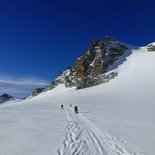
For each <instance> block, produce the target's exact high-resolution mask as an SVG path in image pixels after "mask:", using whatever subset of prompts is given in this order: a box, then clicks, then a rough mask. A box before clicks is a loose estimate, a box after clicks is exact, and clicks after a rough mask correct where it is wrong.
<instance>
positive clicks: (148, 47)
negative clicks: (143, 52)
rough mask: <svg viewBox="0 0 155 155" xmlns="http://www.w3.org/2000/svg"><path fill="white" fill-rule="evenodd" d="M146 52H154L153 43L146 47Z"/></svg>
mask: <svg viewBox="0 0 155 155" xmlns="http://www.w3.org/2000/svg"><path fill="white" fill-rule="evenodd" d="M147 50H148V51H149V52H155V43H151V44H149V45H147Z"/></svg>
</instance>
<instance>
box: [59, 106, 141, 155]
mask: <svg viewBox="0 0 155 155" xmlns="http://www.w3.org/2000/svg"><path fill="white" fill-rule="evenodd" d="M66 111H67V127H66V135H65V140H64V142H63V147H62V149H61V150H60V149H58V154H59V155H143V154H142V153H129V152H128V151H127V150H126V149H125V148H124V147H123V146H122V144H120V142H118V140H117V138H115V137H111V136H110V135H109V134H108V133H107V132H105V131H102V130H100V129H98V128H97V127H96V126H95V125H94V124H93V123H92V122H91V121H89V120H88V119H86V118H85V117H84V116H82V115H81V114H74V112H73V111H72V110H71V108H67V109H66Z"/></svg>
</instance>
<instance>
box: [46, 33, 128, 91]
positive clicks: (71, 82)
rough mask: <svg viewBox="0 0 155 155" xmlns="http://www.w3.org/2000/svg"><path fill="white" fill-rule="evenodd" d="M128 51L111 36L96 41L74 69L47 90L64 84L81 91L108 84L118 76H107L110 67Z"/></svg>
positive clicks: (62, 74)
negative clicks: (104, 83)
mask: <svg viewBox="0 0 155 155" xmlns="http://www.w3.org/2000/svg"><path fill="white" fill-rule="evenodd" d="M127 49H128V47H127V46H125V45H124V44H122V43H120V42H119V41H117V40H116V39H114V38H111V37H109V36H107V37H105V38H103V39H96V40H94V41H93V42H92V43H91V44H90V45H89V48H88V50H87V51H86V52H85V53H84V55H82V56H81V57H80V58H78V59H77V60H76V62H75V64H74V65H73V66H72V67H70V68H69V69H68V70H66V71H64V72H62V73H61V74H60V76H58V77H57V78H56V80H54V81H53V82H52V84H51V85H49V86H48V87H47V89H52V88H54V87H55V86H57V85H58V84H62V83H64V84H65V85H66V87H72V86H75V87H76V88H77V89H80V88H86V87H90V86H93V85H97V84H100V83H103V82H107V81H108V80H110V79H112V78H114V77H115V76H116V75H117V73H114V72H111V73H109V74H107V69H108V67H109V66H110V65H112V64H113V63H114V62H115V60H117V59H118V58H119V57H120V56H122V55H123V54H124V52H125V51H126V50H127Z"/></svg>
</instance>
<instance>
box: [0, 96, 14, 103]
mask: <svg viewBox="0 0 155 155" xmlns="http://www.w3.org/2000/svg"><path fill="white" fill-rule="evenodd" d="M13 98H14V97H13V96H10V95H8V94H3V95H1V96H0V103H4V102H6V101H8V100H11V99H13Z"/></svg>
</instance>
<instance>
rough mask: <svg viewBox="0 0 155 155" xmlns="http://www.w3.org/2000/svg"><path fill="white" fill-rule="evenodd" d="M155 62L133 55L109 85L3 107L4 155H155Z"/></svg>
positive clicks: (60, 90)
mask: <svg viewBox="0 0 155 155" xmlns="http://www.w3.org/2000/svg"><path fill="white" fill-rule="evenodd" d="M154 60H155V53H151V52H147V51H146V48H145V47H143V48H139V49H136V50H132V52H131V54H130V55H128V57H127V60H126V61H124V63H123V64H121V65H119V66H118V67H117V68H115V69H117V71H118V72H119V74H118V76H117V77H116V78H115V79H114V80H111V81H110V82H108V83H105V84H101V85H98V86H95V87H91V88H86V89H81V90H74V89H71V88H65V87H64V86H63V85H59V86H57V87H56V88H55V89H53V90H50V91H48V92H46V93H41V94H40V95H39V96H37V97H35V98H32V99H27V100H25V101H21V102H16V103H14V104H12V103H8V104H3V105H1V106H0V124H1V125H0V154H2V155H10V154H11V155H21V154H22V155H27V154H28V155H43V154H44V155H56V154H61V155H73V154H74V155H81V154H82V152H83V154H85V155H102V154H103V155H115V154H116V155H132V154H134V153H135V154H137V155H138V154H144V155H154V154H155V148H154V144H155V136H154V135H155V95H154V88H155V71H154V69H153V67H154V66H155V61H154ZM60 104H64V106H65V109H64V110H60ZM69 104H72V106H74V105H77V106H78V107H79V112H80V114H79V115H75V114H74V113H73V112H72V111H71V110H70V109H69V108H68V105H69ZM65 128H66V130H65Z"/></svg>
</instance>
